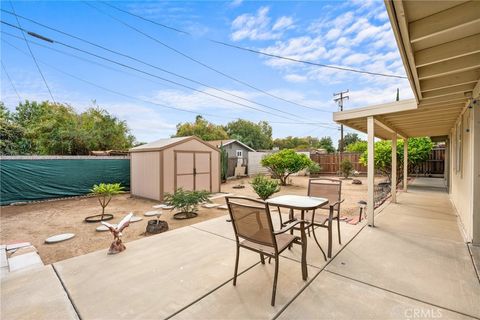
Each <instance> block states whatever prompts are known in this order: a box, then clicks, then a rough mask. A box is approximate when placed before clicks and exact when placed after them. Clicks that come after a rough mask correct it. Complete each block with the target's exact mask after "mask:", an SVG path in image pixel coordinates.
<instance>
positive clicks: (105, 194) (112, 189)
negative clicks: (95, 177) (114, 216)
mask: <svg viewBox="0 0 480 320" xmlns="http://www.w3.org/2000/svg"><path fill="white" fill-rule="evenodd" d="M123 189H124V188H123V187H122V186H121V184H120V183H100V184H98V185H96V184H95V185H93V187H92V189H90V192H91V193H92V194H94V195H95V196H97V198H98V202H100V206H101V207H102V215H101V217H100V220H103V216H104V215H105V208H106V207H107V206H108V204H109V203H110V200H112V197H113V196H114V195H116V194H119V193H120V192H122V190H123Z"/></svg>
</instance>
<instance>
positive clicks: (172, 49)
mask: <svg viewBox="0 0 480 320" xmlns="http://www.w3.org/2000/svg"><path fill="white" fill-rule="evenodd" d="M84 3H85V4H86V5H88V6H90V7H91V8H93V9H95V10H97V11H99V12H101V13H103V14H104V15H106V16H108V17H110V18H111V19H113V20H115V21H117V22H119V23H121V24H123V25H124V26H126V27H128V28H130V29H132V30H134V31H136V32H138V33H140V34H142V35H144V36H145V37H147V38H149V39H151V40H153V41H155V42H157V43H158V44H160V45H162V46H164V47H165V48H167V49H169V50H171V51H173V52H175V53H177V54H179V55H181V56H183V57H184V58H187V59H188V60H190V61H193V62H195V63H197V64H199V65H201V66H203V67H205V68H207V69H209V70H211V71H213V72H216V73H217V74H220V75H222V76H224V77H226V78H228V79H230V80H233V81H235V82H237V83H240V84H242V85H244V86H247V87H249V88H251V89H253V90H256V91H258V92H261V93H263V94H265V95H268V96H270V97H272V98H275V99H279V100H281V101H284V102H287V103H290V104H293V105H296V106H297V107H302V108H306V109H310V110H315V111H320V112H330V111H327V110H321V109H318V108H313V107H309V106H306V105H304V104H301V103H298V102H294V101H291V100H288V99H285V98H282V97H280V96H277V95H274V94H272V93H270V92H268V91H265V90H263V89H260V88H258V87H256V86H253V85H252V84H250V83H248V82H246V81H243V80H240V79H238V78H236V77H234V76H231V75H229V74H227V73H225V72H223V71H220V70H219V69H217V68H214V67H212V66H211V65H208V64H206V63H204V62H202V61H200V60H198V59H196V58H194V57H192V56H190V55H188V54H186V53H184V52H182V51H180V50H178V49H175V48H174V47H172V46H170V45H168V44H166V43H165V42H163V41H160V40H158V38H155V37H153V36H151V35H149V34H147V33H145V32H143V31H141V30H140V29H138V28H136V27H134V26H132V25H130V24H128V23H126V22H125V21H123V20H121V19H119V18H117V17H114V16H112V15H110V14H108V13H106V12H105V11H103V10H101V9H99V8H97V7H95V6H93V5H92V4H90V3H88V2H85V1H84ZM102 3H104V4H105V5H107V6H110V7H112V8H115V9H117V8H116V7H115V6H113V5H110V4H108V3H105V2H102ZM134 16H136V17H139V16H137V15H134ZM140 18H142V19H144V18H143V17H140ZM144 20H145V19H144ZM147 21H149V20H147ZM160 25H161V26H162V27H164V28H165V25H163V24H160ZM167 28H168V29H171V30H174V31H177V32H181V31H178V29H176V28H169V27H167ZM182 33H185V34H188V35H191V34H189V33H187V32H182Z"/></svg>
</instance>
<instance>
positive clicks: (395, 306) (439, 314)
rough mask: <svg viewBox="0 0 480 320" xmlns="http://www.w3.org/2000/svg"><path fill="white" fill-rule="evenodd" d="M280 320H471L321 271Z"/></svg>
mask: <svg viewBox="0 0 480 320" xmlns="http://www.w3.org/2000/svg"><path fill="white" fill-rule="evenodd" d="M278 319H302V320H303V319H471V318H470V317H466V316H463V315H461V314H458V313H455V312H451V311H448V310H445V309H442V308H437V307H434V306H431V305H429V304H425V303H422V302H419V301H416V300H413V299H409V298H406V297H403V296H400V295H397V294H394V293H391V292H387V291H384V290H381V289H378V288H375V287H372V286H369V285H366V284H363V283H360V282H356V281H353V280H350V279H347V278H344V277H340V276H337V275H334V274H332V273H330V272H322V273H321V274H320V275H319V276H318V277H317V278H316V279H315V280H313V281H312V283H311V284H310V285H309V286H308V287H307V288H306V289H305V290H304V291H303V292H302V293H301V294H300V295H299V296H298V297H297V298H296V299H295V300H294V301H293V302H292V304H290V305H289V306H288V308H287V309H286V310H285V311H284V312H282V313H281V314H280V316H279V317H278Z"/></svg>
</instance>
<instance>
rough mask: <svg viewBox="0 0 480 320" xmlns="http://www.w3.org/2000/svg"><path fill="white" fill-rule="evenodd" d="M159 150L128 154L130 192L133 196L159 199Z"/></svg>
mask: <svg viewBox="0 0 480 320" xmlns="http://www.w3.org/2000/svg"><path fill="white" fill-rule="evenodd" d="M160 164H161V163H160V151H152V152H136V153H132V154H131V155H130V171H131V173H130V174H131V181H130V185H131V187H130V190H131V191H130V192H131V194H132V195H134V196H139V197H144V198H149V199H154V200H161V199H160V181H161V179H162V177H160Z"/></svg>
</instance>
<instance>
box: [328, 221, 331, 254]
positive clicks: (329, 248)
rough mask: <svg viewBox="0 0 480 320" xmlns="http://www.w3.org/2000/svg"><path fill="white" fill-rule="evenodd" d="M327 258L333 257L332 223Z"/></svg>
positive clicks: (329, 225)
mask: <svg viewBox="0 0 480 320" xmlns="http://www.w3.org/2000/svg"><path fill="white" fill-rule="evenodd" d="M327 257H328V258H329V259H330V258H331V257H332V221H330V222H329V223H328V253H327Z"/></svg>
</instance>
